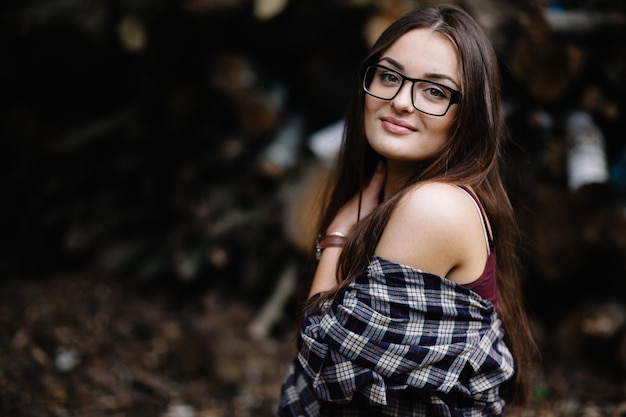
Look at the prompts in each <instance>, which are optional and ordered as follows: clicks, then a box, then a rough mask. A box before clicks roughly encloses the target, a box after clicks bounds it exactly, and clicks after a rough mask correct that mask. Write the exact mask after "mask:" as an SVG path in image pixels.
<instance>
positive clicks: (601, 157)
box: [566, 111, 609, 191]
mask: <svg viewBox="0 0 626 417" xmlns="http://www.w3.org/2000/svg"><path fill="white" fill-rule="evenodd" d="M566 129H567V140H568V150H567V177H568V178H567V179H568V185H569V188H570V190H571V191H575V190H577V189H578V188H580V187H582V186H583V185H586V184H593V183H604V182H606V181H607V180H608V179H609V170H608V164H607V161H606V151H605V148H604V136H603V135H602V132H601V131H600V129H598V127H597V126H596V125H595V124H594V123H593V120H592V118H591V116H590V115H589V114H588V113H586V112H583V111H575V112H572V113H570V115H569V116H568V118H567V121H566Z"/></svg>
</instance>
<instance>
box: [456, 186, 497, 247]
mask: <svg viewBox="0 0 626 417" xmlns="http://www.w3.org/2000/svg"><path fill="white" fill-rule="evenodd" d="M458 187H459V188H460V189H461V190H463V191H465V193H466V194H467V195H469V196H470V197H471V198H472V201H473V202H474V206H476V210H478V213H479V214H480V220H481V223H482V226H483V232H484V233H485V241H486V242H487V254H491V249H492V247H493V238H492V236H491V234H490V233H489V229H488V228H487V215H486V214H485V211H484V210H483V207H482V204H481V203H480V200H479V199H478V196H477V195H476V194H474V192H473V191H471V190H470V189H469V188H467V187H465V186H464V185H459V186H458Z"/></svg>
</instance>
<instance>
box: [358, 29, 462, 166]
mask: <svg viewBox="0 0 626 417" xmlns="http://www.w3.org/2000/svg"><path fill="white" fill-rule="evenodd" d="M378 64H380V65H384V66H385V67H387V68H390V69H392V70H394V71H397V72H399V73H401V74H403V75H405V76H407V77H410V78H419V79H425V80H429V81H434V82H437V83H439V84H443V85H445V86H448V87H450V88H452V89H454V90H457V91H460V90H461V87H460V83H461V74H460V64H459V57H458V55H457V52H456V49H455V47H454V45H453V44H452V42H451V41H450V40H449V39H448V38H447V37H446V36H444V35H442V34H440V33H437V32H433V31H431V30H430V29H414V30H411V31H409V32H407V33H405V34H404V35H402V36H401V37H400V38H398V39H397V40H396V42H395V43H393V44H392V45H391V47H389V49H387V50H386V51H385V52H384V53H383V54H382V56H381V58H380V60H379V62H378ZM392 74H393V73H392ZM384 77H388V75H387V74H385V75H384ZM392 77H393V78H392V79H393V80H394V81H398V78H397V77H395V76H393V75H392ZM386 79H387V78H385V80H386ZM419 88H420V87H419V86H418V85H416V86H415V89H419ZM422 93H428V94H439V93H438V92H437V91H431V90H424V91H421V90H420V91H418V92H416V94H422ZM412 100H413V98H412V92H411V82H410V81H405V82H404V84H403V85H402V87H401V89H400V91H399V92H398V94H397V95H396V96H395V97H394V98H393V99H392V100H381V99H378V98H376V97H372V96H371V95H369V94H365V135H366V137H367V141H368V142H369V144H370V146H371V147H372V148H373V149H374V150H375V151H376V152H378V153H379V154H380V155H381V156H383V157H384V158H386V159H387V161H388V163H390V162H392V161H397V162H416V161H423V160H425V159H428V158H431V157H433V156H434V155H435V154H436V153H437V152H438V151H439V150H440V149H441V148H442V146H443V145H444V143H445V141H446V140H447V138H448V137H449V133H450V128H451V126H452V122H453V121H454V119H455V116H456V114H457V111H458V105H452V106H451V107H450V108H449V109H448V112H447V113H446V114H445V115H444V116H431V115H427V114H424V113H422V112H420V111H418V110H417V109H416V108H415V107H414V106H413V101H412ZM419 100H420V98H419V97H418V101H417V102H416V104H417V105H418V107H423V106H424V104H420V102H419ZM422 110H424V109H423V108H422ZM409 165H410V166H413V164H409Z"/></svg>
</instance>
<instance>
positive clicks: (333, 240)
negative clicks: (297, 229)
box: [315, 232, 348, 261]
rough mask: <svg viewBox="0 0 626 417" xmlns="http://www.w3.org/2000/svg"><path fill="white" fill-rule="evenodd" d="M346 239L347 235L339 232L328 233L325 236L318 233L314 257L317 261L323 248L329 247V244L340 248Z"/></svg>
mask: <svg viewBox="0 0 626 417" xmlns="http://www.w3.org/2000/svg"><path fill="white" fill-rule="evenodd" d="M347 240H348V236H346V235H344V234H343V233H340V232H333V233H329V234H327V235H325V236H322V235H318V236H317V241H316V242H315V257H316V259H317V260H318V261H319V259H320V257H321V256H322V252H323V251H324V249H326V248H328V247H331V246H332V247H337V248H342V247H343V246H344V245H345V244H346V241H347Z"/></svg>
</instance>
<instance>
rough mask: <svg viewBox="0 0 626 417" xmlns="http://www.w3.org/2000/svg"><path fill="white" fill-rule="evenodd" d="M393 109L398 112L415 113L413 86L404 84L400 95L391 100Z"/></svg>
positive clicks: (408, 83) (399, 92)
mask: <svg viewBox="0 0 626 417" xmlns="http://www.w3.org/2000/svg"><path fill="white" fill-rule="evenodd" d="M391 107H393V108H394V109H395V110H396V111H404V112H413V111H415V108H414V107H413V86H412V84H411V83H410V82H404V83H403V84H402V86H401V87H400V90H399V91H398V94H396V96H395V97H394V98H393V100H391Z"/></svg>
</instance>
